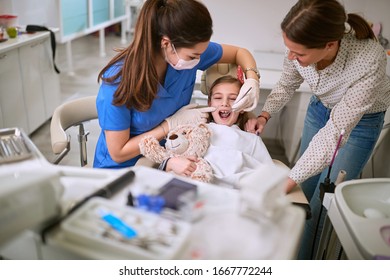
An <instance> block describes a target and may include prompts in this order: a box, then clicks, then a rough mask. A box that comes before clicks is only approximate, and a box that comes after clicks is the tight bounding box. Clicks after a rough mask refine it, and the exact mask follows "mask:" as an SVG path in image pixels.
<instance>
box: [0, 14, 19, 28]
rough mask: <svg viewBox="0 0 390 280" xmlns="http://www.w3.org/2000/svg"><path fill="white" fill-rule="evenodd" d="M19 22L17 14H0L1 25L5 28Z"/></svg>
mask: <svg viewBox="0 0 390 280" xmlns="http://www.w3.org/2000/svg"><path fill="white" fill-rule="evenodd" d="M17 23H18V16H17V15H0V26H3V27H5V28H7V27H11V26H16V25H17Z"/></svg>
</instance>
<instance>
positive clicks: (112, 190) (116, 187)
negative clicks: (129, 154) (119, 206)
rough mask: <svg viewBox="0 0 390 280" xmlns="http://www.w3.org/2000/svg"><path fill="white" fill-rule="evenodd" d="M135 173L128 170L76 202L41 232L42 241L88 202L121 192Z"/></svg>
mask: <svg viewBox="0 0 390 280" xmlns="http://www.w3.org/2000/svg"><path fill="white" fill-rule="evenodd" d="M134 176H135V173H134V171H133V170H129V171H127V172H125V173H124V174H122V175H121V176H119V177H118V178H116V179H115V180H113V181H112V182H110V183H108V184H107V185H106V186H104V187H102V188H100V189H98V190H96V191H95V192H93V193H92V194H90V195H88V196H86V197H84V198H83V199H82V200H81V201H79V202H77V203H76V204H75V205H73V206H72V207H71V208H70V210H68V211H67V212H66V213H65V215H63V216H62V217H60V218H59V219H57V220H56V221H54V222H53V223H51V224H49V225H48V226H47V227H45V228H44V229H43V230H42V232H41V235H42V240H43V241H44V240H45V234H46V233H47V232H48V231H50V230H51V229H53V228H54V227H55V226H57V225H58V224H60V223H61V222H62V221H63V220H65V219H66V218H67V217H68V216H69V215H70V214H71V213H73V212H74V211H76V210H77V209H78V208H79V207H81V206H82V205H84V204H85V203H86V202H87V201H88V200H90V199H91V198H94V197H103V198H111V197H112V196H113V195H115V194H116V193H117V192H119V191H121V190H122V189H123V188H124V187H126V186H128V185H129V184H130V183H131V182H132V181H133V179H134Z"/></svg>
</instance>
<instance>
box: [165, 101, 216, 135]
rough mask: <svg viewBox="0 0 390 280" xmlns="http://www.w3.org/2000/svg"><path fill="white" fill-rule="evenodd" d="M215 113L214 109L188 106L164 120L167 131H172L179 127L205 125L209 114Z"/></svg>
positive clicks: (194, 105) (195, 105)
mask: <svg viewBox="0 0 390 280" xmlns="http://www.w3.org/2000/svg"><path fill="white" fill-rule="evenodd" d="M213 111H215V108H214V107H204V108H198V104H188V105H187V106H183V107H182V108H181V109H180V110H179V111H177V112H176V113H175V114H173V115H172V116H170V117H168V118H166V119H165V120H166V121H167V123H168V130H172V129H174V128H176V127H177V126H179V125H185V124H198V123H200V122H203V123H206V122H207V119H208V117H209V112H213Z"/></svg>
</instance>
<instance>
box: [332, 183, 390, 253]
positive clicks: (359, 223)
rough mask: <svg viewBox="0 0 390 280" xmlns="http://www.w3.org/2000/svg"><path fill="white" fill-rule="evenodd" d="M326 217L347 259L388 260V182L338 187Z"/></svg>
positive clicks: (389, 193)
mask: <svg viewBox="0 0 390 280" xmlns="http://www.w3.org/2000/svg"><path fill="white" fill-rule="evenodd" d="M328 216H329V218H330V221H331V222H332V225H333V228H334V230H335V231H336V233H337V237H338V238H339V240H340V242H341V244H342V246H343V249H344V251H345V253H346V255H347V257H348V259H390V179H389V178H374V179H359V180H351V181H346V182H343V183H341V184H340V185H338V186H337V188H336V190H335V193H334V197H333V199H332V201H331V204H330V206H329V210H328Z"/></svg>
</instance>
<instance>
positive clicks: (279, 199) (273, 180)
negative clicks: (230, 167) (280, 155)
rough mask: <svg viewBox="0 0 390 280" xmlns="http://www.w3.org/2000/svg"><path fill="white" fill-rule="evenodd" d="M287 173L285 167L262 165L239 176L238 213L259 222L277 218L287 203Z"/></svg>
mask: <svg viewBox="0 0 390 280" xmlns="http://www.w3.org/2000/svg"><path fill="white" fill-rule="evenodd" d="M287 175H288V169H286V168H282V167H279V166H277V165H262V166H260V167H259V168H258V169H256V170H255V171H254V172H251V173H248V174H246V175H245V176H244V177H243V178H241V179H240V187H241V191H240V213H241V214H242V215H244V216H248V217H250V218H252V219H255V220H257V221H260V222H261V221H264V220H266V219H271V220H277V219H279V217H280V215H282V214H283V212H284V210H285V209H286V206H287V205H289V201H288V199H287V198H286V195H285V182H286V179H287ZM259 178H261V181H259Z"/></svg>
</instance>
